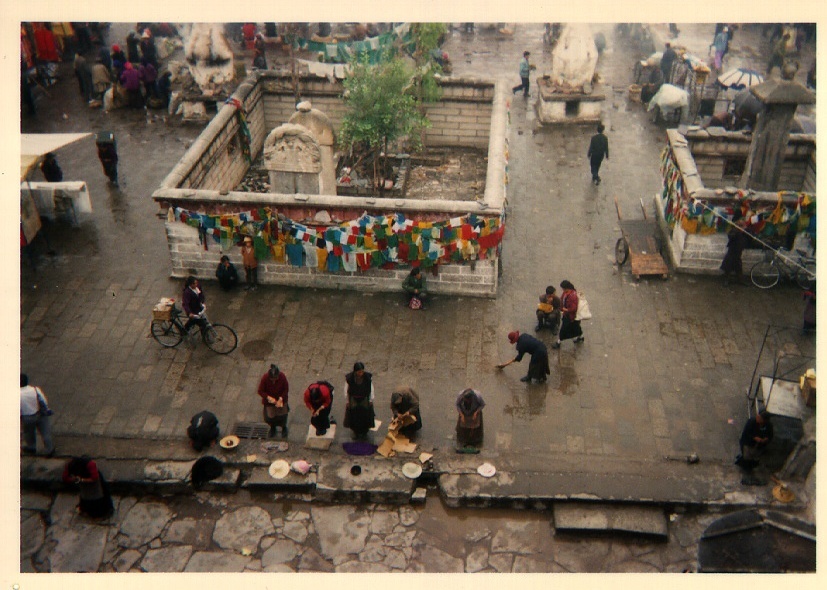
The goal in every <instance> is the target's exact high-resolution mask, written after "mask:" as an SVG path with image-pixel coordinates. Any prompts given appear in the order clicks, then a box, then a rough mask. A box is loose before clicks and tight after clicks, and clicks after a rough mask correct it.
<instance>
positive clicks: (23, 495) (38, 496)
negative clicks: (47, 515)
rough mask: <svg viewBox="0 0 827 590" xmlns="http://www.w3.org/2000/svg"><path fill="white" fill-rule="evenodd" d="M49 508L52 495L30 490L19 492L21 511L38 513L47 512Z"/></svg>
mask: <svg viewBox="0 0 827 590" xmlns="http://www.w3.org/2000/svg"><path fill="white" fill-rule="evenodd" d="M51 507H52V494H46V493H44V492H36V491H32V490H21V491H20V508H21V510H38V511H40V512H48V511H49V508H51Z"/></svg>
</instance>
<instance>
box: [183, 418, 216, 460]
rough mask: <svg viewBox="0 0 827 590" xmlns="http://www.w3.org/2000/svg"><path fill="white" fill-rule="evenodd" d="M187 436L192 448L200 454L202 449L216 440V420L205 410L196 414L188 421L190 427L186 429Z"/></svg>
mask: <svg viewBox="0 0 827 590" xmlns="http://www.w3.org/2000/svg"><path fill="white" fill-rule="evenodd" d="M187 436H188V437H189V439H190V443H191V444H192V448H193V449H195V450H196V451H198V452H199V453H200V452H201V450H202V449H204V448H205V447H208V446H210V445H211V444H213V443H214V442H215V441H217V440H218V436H219V429H218V418H216V416H215V414H213V413H212V412H208V411H207V410H204V411H203V412H198V413H197V414H196V415H195V416H193V417H192V419H191V420H190V425H189V426H188V427H187Z"/></svg>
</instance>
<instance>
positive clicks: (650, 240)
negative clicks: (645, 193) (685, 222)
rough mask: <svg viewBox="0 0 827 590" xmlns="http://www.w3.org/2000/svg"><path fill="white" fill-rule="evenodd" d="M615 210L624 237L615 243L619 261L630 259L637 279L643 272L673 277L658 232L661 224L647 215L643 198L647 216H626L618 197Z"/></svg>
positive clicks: (641, 200) (619, 265)
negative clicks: (664, 258) (634, 217)
mask: <svg viewBox="0 0 827 590" xmlns="http://www.w3.org/2000/svg"><path fill="white" fill-rule="evenodd" d="M614 201H615V209H616V210H617V220H618V224H619V225H620V232H621V234H622V236H621V237H620V238H619V239H618V240H617V243H616V244H615V261H617V265H618V267H622V266H623V265H624V264H625V263H626V260H630V264H631V267H632V276H633V277H634V278H635V280H636V281H638V280H640V277H641V276H643V275H660V276H661V277H662V278H664V279H667V278H669V268H668V267H667V266H666V262H665V261H664V260H663V257H662V256H661V254H660V251H661V243H660V238H659V236H658V234H657V226H656V225H655V222H654V221H653V220H650V219H649V218H648V217H647V215H646V207H644V206H643V199H640V209H641V211H643V219H623V215H622V214H621V212H620V204H619V203H618V202H617V197H615V200H614Z"/></svg>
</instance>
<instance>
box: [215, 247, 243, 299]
mask: <svg viewBox="0 0 827 590" xmlns="http://www.w3.org/2000/svg"><path fill="white" fill-rule="evenodd" d="M215 278H217V279H218V284H219V285H221V288H222V289H224V290H225V291H229V290H231V289H232V288H233V287H235V286H236V285H237V284H238V271H237V270H236V268H235V266H234V265H233V263H232V262H230V257H229V256H227V255H226V254H225V255H224V256H222V257H221V262H219V263H218V268H216V269H215Z"/></svg>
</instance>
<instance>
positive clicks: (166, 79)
mask: <svg viewBox="0 0 827 590" xmlns="http://www.w3.org/2000/svg"><path fill="white" fill-rule="evenodd" d="M157 88H158V98H160V99H161V106H162V107H163V108H165V109H166V108H168V107H169V99H170V95H171V94H172V72H164V73H163V74H161V77H160V78H158V83H157Z"/></svg>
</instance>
